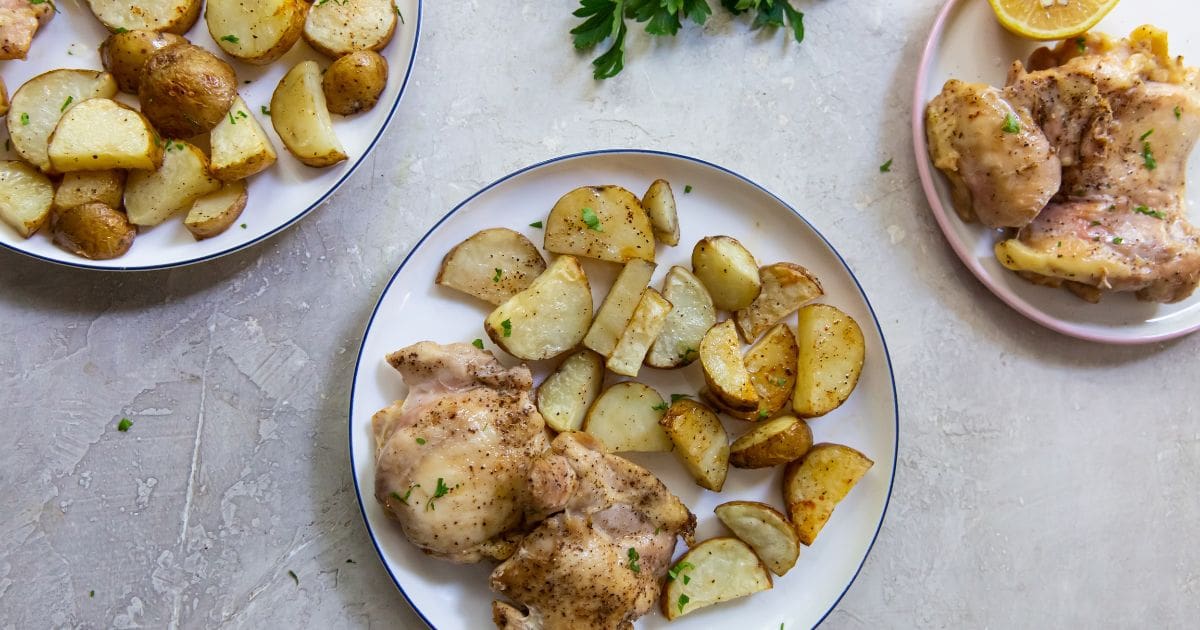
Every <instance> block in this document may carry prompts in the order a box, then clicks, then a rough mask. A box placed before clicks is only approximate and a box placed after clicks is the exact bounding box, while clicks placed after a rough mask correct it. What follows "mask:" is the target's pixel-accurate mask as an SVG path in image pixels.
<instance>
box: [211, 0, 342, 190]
mask: <svg viewBox="0 0 1200 630" xmlns="http://www.w3.org/2000/svg"><path fill="white" fill-rule="evenodd" d="M231 1H232V0H231ZM297 1H299V0H297ZM301 4H303V3H301ZM271 124H273V125H274V126H275V132H276V133H278V134H279V139H280V140H283V145H284V146H285V147H287V150H288V151H290V152H291V154H292V155H294V156H296V159H297V160H300V161H301V162H303V163H304V164H307V165H308V166H313V167H317V168H320V167H325V166H333V165H334V164H337V163H338V162H342V161H345V160H347V159H349V156H347V155H346V151H345V150H344V149H342V143H341V141H340V140H338V137H337V134H336V133H334V131H333V121H332V119H331V118H330V117H329V108H328V107H327V106H326V104H325V91H324V90H323V89H322V87H321V67H320V66H318V65H317V62H315V61H311V60H310V61H301V62H300V63H298V64H296V65H295V66H294V67H293V68H292V69H291V70H289V71H288V73H287V74H285V75H284V76H283V79H282V80H281V81H280V82H279V86H278V87H276V88H275V93H274V94H273V95H272V96H271Z"/></svg>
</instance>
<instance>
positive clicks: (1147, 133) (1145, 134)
mask: <svg viewBox="0 0 1200 630" xmlns="http://www.w3.org/2000/svg"><path fill="white" fill-rule="evenodd" d="M1152 135H1154V130H1153V129H1151V130H1150V131H1147V132H1146V133H1144V134H1142V137H1141V138H1138V141H1140V142H1145V141H1146V138H1149V137H1150V136H1152Z"/></svg>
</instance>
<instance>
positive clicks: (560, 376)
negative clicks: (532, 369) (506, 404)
mask: <svg viewBox="0 0 1200 630" xmlns="http://www.w3.org/2000/svg"><path fill="white" fill-rule="evenodd" d="M603 386H604V358H603V357H601V356H600V355H598V354H596V353H595V352H592V351H591V350H580V351H579V352H576V353H575V354H572V355H571V356H569V357H567V358H566V360H564V361H563V362H562V363H561V364H559V366H558V369H557V370H554V373H553V374H551V375H550V376H548V377H546V380H545V381H544V382H543V383H542V384H541V386H539V387H538V391H537V408H538V412H539V413H541V414H542V417H543V418H545V419H546V424H548V425H550V428H551V429H554V430H555V431H560V432H561V431H578V430H580V429H581V428H583V419H584V418H585V417H586V416H587V412H588V409H590V408H591V406H592V403H593V402H595V401H596V397H597V396H599V395H600V389H601V388H602V387H603Z"/></svg>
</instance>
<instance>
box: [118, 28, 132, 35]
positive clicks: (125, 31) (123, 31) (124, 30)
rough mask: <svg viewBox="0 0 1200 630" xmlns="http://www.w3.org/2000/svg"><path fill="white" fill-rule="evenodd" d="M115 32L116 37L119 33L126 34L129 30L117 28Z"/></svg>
mask: <svg viewBox="0 0 1200 630" xmlns="http://www.w3.org/2000/svg"><path fill="white" fill-rule="evenodd" d="M116 32H117V35H120V34H121V33H128V32H129V29H127V28H125V27H124V26H118V27H117V31H116Z"/></svg>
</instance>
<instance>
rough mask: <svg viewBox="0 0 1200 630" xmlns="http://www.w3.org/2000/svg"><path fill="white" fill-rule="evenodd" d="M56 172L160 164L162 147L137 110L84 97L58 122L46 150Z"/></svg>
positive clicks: (139, 167) (150, 169)
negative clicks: (84, 99)
mask: <svg viewBox="0 0 1200 630" xmlns="http://www.w3.org/2000/svg"><path fill="white" fill-rule="evenodd" d="M47 155H48V156H49V158H50V169H51V170H53V171H55V172H57V173H67V172H73V171H103V170H109V169H140V170H146V171H153V170H155V169H157V168H158V166H159V165H160V164H162V159H163V158H162V147H160V146H159V143H158V138H157V136H156V135H155V133H154V129H152V128H151V127H150V122H149V121H147V120H146V118H145V116H142V114H141V113H140V112H138V111H137V110H135V109H133V108H131V107H126V106H125V105H122V104H121V103H118V102H116V101H114V100H110V99H107V98H92V99H88V100H86V101H84V102H82V103H80V104H78V105H76V106H75V107H72V108H71V109H69V110H67V113H66V114H65V115H64V116H63V117H62V120H60V121H58V126H57V127H55V128H54V133H52V134H50V146H49V148H48V151H47Z"/></svg>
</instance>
